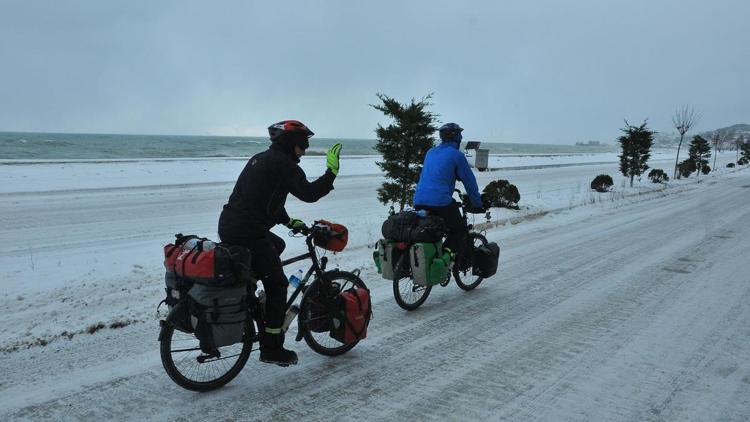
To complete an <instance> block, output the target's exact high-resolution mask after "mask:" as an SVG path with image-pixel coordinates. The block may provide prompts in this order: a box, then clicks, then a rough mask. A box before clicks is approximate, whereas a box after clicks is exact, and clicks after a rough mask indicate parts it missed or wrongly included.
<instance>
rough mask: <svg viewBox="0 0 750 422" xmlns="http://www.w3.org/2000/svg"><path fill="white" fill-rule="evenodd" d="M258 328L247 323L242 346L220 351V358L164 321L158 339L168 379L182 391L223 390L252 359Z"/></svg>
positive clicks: (249, 322) (236, 345)
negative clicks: (250, 358)
mask: <svg viewBox="0 0 750 422" xmlns="http://www.w3.org/2000/svg"><path fill="white" fill-rule="evenodd" d="M254 336H255V326H254V325H253V323H252V321H251V320H248V323H247V327H246V329H245V335H244V340H243V341H242V343H237V344H232V345H230V346H225V347H220V348H219V353H220V355H219V356H216V357H208V356H206V355H205V354H204V353H203V352H201V349H200V345H199V342H198V339H197V338H195V335H193V334H190V333H185V332H183V331H180V330H176V329H175V327H174V325H172V324H171V323H169V322H167V321H164V322H163V325H162V328H161V333H160V335H159V341H160V352H161V362H162V365H164V370H165V371H167V375H169V377H170V378H171V379H172V381H174V382H175V383H177V385H179V386H180V387H182V388H185V389H188V390H192V391H201V392H202V391H211V390H215V389H217V388H220V387H222V386H224V385H225V384H226V383H228V382H229V381H231V380H232V379H234V377H236V376H237V374H239V373H240V371H241V370H242V368H243V367H244V366H245V364H246V363H247V359H248V358H249V357H250V352H251V351H252V347H253V337H254Z"/></svg>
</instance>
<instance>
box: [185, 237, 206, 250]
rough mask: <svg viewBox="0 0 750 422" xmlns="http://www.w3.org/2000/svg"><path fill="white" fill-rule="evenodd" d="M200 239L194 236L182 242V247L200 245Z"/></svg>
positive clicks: (189, 247) (190, 247) (191, 247)
mask: <svg viewBox="0 0 750 422" xmlns="http://www.w3.org/2000/svg"><path fill="white" fill-rule="evenodd" d="M200 241H201V240H200V239H196V238H192V239H190V240H188V241H187V242H185V243H183V244H182V249H187V250H190V249H193V248H195V246H196V245H198V242H200Z"/></svg>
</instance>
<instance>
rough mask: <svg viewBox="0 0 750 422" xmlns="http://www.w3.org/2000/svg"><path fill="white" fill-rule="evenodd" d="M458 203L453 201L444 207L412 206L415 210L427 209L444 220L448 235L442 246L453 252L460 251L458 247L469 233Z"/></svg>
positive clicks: (461, 245) (460, 246)
mask: <svg viewBox="0 0 750 422" xmlns="http://www.w3.org/2000/svg"><path fill="white" fill-rule="evenodd" d="M460 206H461V205H460V204H459V203H458V202H456V201H453V202H452V203H451V204H450V205H446V206H444V207H432V206H427V205H415V206H414V208H416V209H417V210H427V211H429V212H430V214H432V215H437V216H438V217H441V218H442V219H443V220H445V225H446V226H447V227H448V235H447V236H446V237H445V243H444V244H443V246H445V247H446V248H449V249H450V250H451V251H453V253H460V251H459V249H460V248H462V247H463V244H464V243H465V242H463V240H464V239H465V238H466V235H467V234H469V229H467V228H466V223H465V222H464V219H463V217H461V211H460Z"/></svg>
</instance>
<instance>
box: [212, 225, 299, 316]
mask: <svg viewBox="0 0 750 422" xmlns="http://www.w3.org/2000/svg"><path fill="white" fill-rule="evenodd" d="M221 240H222V242H227V243H230V244H233V245H242V246H245V247H246V248H248V249H250V256H251V258H250V259H251V262H250V265H251V267H252V269H253V272H254V273H255V274H256V275H257V276H258V277H259V278H260V281H261V282H262V283H263V290H265V292H266V315H265V324H266V328H271V329H276V328H281V325H282V324H283V323H284V316H285V314H286V293H287V292H286V290H287V286H289V281H288V280H287V278H286V275H284V269H283V267H282V266H281V258H280V256H281V253H282V252H284V249H285V248H286V243H284V240H283V239H282V238H280V237H279V236H276V235H275V234H273V233H271V232H268V233H267V234H266V235H265V236H264V237H262V238H258V239H247V238H231V237H230V238H225V236H221Z"/></svg>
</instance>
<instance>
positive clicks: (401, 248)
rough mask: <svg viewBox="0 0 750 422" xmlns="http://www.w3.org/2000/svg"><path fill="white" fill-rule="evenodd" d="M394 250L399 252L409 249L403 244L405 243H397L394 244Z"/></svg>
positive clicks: (406, 244)
mask: <svg viewBox="0 0 750 422" xmlns="http://www.w3.org/2000/svg"><path fill="white" fill-rule="evenodd" d="M396 249H398V250H400V251H405V250H407V249H409V244H408V243H405V242H398V243H396Z"/></svg>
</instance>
